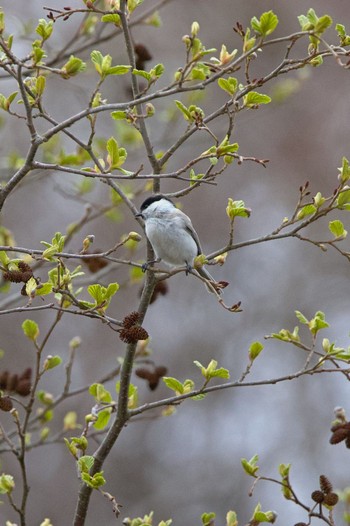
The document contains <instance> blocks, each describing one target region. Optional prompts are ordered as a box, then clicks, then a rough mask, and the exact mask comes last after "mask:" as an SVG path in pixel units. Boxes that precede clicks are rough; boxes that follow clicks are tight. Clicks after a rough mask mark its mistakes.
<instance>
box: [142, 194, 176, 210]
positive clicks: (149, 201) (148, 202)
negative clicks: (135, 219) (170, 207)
mask: <svg viewBox="0 0 350 526" xmlns="http://www.w3.org/2000/svg"><path fill="white" fill-rule="evenodd" d="M161 199H166V200H167V201H169V202H170V203H173V202H172V201H171V199H168V198H167V197H165V196H164V195H162V194H156V195H151V197H147V199H145V200H144V202H143V203H142V205H141V207H140V210H141V213H142V212H143V211H144V210H146V208H148V207H149V206H150V205H151V204H152V203H155V202H157V201H160V200H161ZM173 204H174V203H173Z"/></svg>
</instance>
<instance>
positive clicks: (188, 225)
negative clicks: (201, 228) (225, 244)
mask: <svg viewBox="0 0 350 526" xmlns="http://www.w3.org/2000/svg"><path fill="white" fill-rule="evenodd" d="M176 218H177V220H178V221H179V222H181V226H182V227H183V228H184V230H186V231H187V232H188V233H189V234H190V236H191V237H192V238H193V240H194V241H195V243H196V245H197V256H199V254H202V248H201V244H200V241H199V237H198V234H197V232H196V231H195V229H194V228H193V225H192V222H191V219H190V218H189V217H188V216H187V215H186V214H184V213H183V212H182V211H181V210H179V209H177V210H176Z"/></svg>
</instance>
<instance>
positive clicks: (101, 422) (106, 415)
mask: <svg viewBox="0 0 350 526" xmlns="http://www.w3.org/2000/svg"><path fill="white" fill-rule="evenodd" d="M111 413H112V408H111V407H107V408H106V409H102V411H99V412H98V414H97V419H96V421H95V422H94V428H95V429H97V430H101V429H104V428H105V427H107V425H108V423H109V420H110V418H111Z"/></svg>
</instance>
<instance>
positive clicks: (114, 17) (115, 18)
mask: <svg viewBox="0 0 350 526" xmlns="http://www.w3.org/2000/svg"><path fill="white" fill-rule="evenodd" d="M101 22H109V23H112V24H115V25H116V26H119V25H120V16H119V15H118V14H117V13H113V14H108V15H103V16H102V17H101Z"/></svg>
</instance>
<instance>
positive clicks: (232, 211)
mask: <svg viewBox="0 0 350 526" xmlns="http://www.w3.org/2000/svg"><path fill="white" fill-rule="evenodd" d="M226 214H227V215H228V217H229V219H230V220H231V221H233V220H234V219H235V217H249V216H250V214H251V210H250V209H249V208H246V206H245V204H244V201H242V200H239V201H234V200H233V199H231V197H229V199H228V205H227V207H226Z"/></svg>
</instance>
